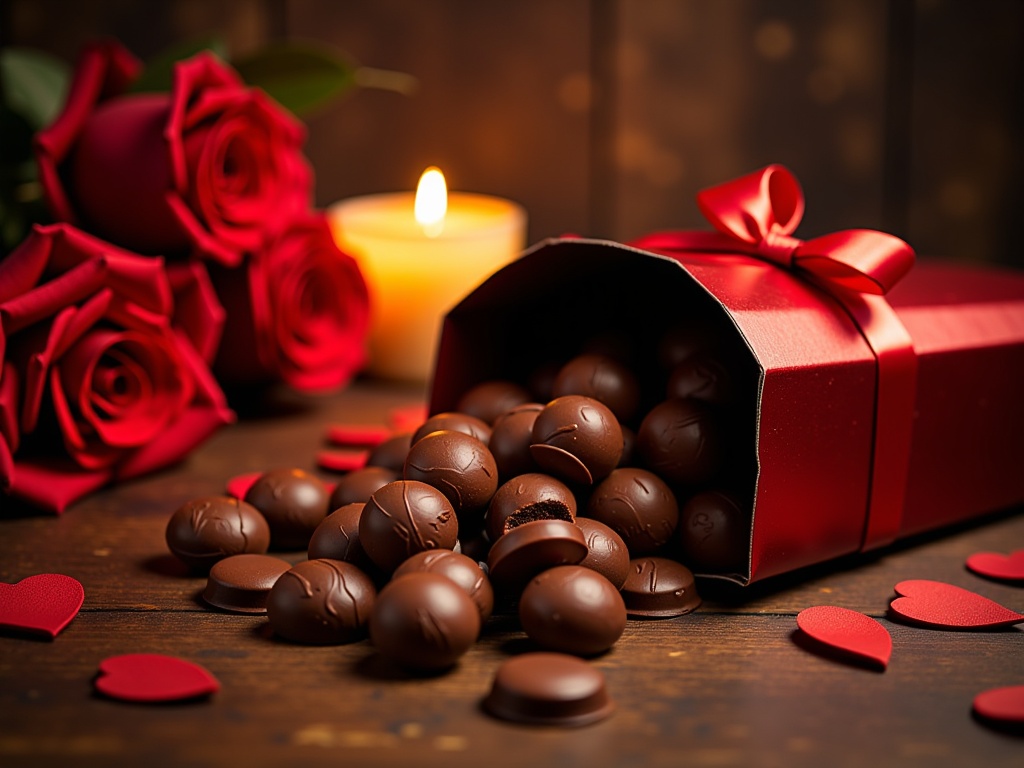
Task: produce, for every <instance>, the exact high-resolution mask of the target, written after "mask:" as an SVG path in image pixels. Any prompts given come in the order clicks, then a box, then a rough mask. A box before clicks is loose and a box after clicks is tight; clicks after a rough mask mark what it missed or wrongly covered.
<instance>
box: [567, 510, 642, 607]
mask: <svg viewBox="0 0 1024 768" xmlns="http://www.w3.org/2000/svg"><path fill="white" fill-rule="evenodd" d="M576 527H577V528H579V529H580V530H581V531H583V537H584V538H585V539H586V540H587V556H586V557H585V558H583V561H582V562H581V563H580V565H582V566H584V567H586V568H590V569H592V570H595V571H597V572H598V573H600V574H601V575H602V576H604V577H605V578H606V579H608V581H610V582H611V583H612V584H613V585H614V586H615V588H616V589H622V585H623V584H625V583H626V577H627V576H629V549H628V548H627V547H626V542H624V541H623V540H622V537H621V536H619V534H617V533H616V532H615V531H613V530H612V529H611V528H609V527H608V526H607V525H605V524H604V523H602V522H601V521H600V520H593V519H591V518H589V517H577V518H576Z"/></svg>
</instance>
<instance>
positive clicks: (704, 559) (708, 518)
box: [679, 491, 750, 573]
mask: <svg viewBox="0 0 1024 768" xmlns="http://www.w3.org/2000/svg"><path fill="white" fill-rule="evenodd" d="M679 541H680V545H681V551H682V559H683V560H684V561H685V562H686V563H688V564H689V566H690V567H691V568H694V569H696V570H699V571H707V572H709V573H730V572H736V571H739V570H742V569H743V567H744V566H745V565H746V560H747V554H748V548H749V543H750V515H749V514H747V513H746V512H744V511H743V510H742V509H741V508H740V505H739V504H738V503H737V502H736V500H735V499H734V498H733V497H732V496H729V495H728V494H725V493H722V492H720V491H705V492H704V493H698V494H697V495H696V496H694V497H692V498H691V499H690V500H689V501H687V502H686V504H685V505H684V506H683V509H682V512H681V513H680V519H679Z"/></svg>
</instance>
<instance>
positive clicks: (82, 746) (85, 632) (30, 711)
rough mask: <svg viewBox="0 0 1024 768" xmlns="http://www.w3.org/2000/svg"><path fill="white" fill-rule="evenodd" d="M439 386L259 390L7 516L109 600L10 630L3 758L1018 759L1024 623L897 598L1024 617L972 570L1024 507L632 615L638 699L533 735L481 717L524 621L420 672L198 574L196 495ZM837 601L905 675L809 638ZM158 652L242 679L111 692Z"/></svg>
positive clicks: (371, 761) (293, 456)
mask: <svg viewBox="0 0 1024 768" xmlns="http://www.w3.org/2000/svg"><path fill="white" fill-rule="evenodd" d="M422 397H423V392H422V391H421V390H419V389H416V388H413V387H404V386H385V385H382V384H380V383H379V382H372V381H362V382H358V383H357V384H356V385H354V386H353V387H351V388H350V389H349V390H347V391H346V392H344V393H342V394H340V395H337V396H332V397H324V398H314V399H310V398H302V397H298V396H294V395H285V394H281V393H278V394H276V395H274V396H272V397H265V398H260V399H252V400H250V401H249V402H248V403H245V411H246V413H247V416H246V418H244V419H243V420H241V421H240V423H239V424H237V425H235V426H233V427H230V428H228V429H225V430H222V431H221V432H220V433H219V434H217V435H216V436H215V437H214V438H213V439H212V440H210V441H209V442H208V443H207V444H205V445H204V446H203V447H202V448H200V449H199V450H198V451H196V452H195V453H194V454H193V455H192V457H191V458H190V459H189V460H188V461H187V462H186V463H184V464H182V465H181V466H179V467H176V468H173V469H171V470H168V471H166V472H163V473H160V474H158V475H156V476H153V477H151V478H147V479H144V480H140V481H137V482H133V483H129V484H126V485H122V486H119V487H117V488H115V489H111V490H108V491H105V492H102V493H100V494H97V495H96V496H94V497H92V498H90V499H88V500H86V501H84V502H82V503H80V504H78V505H76V506H75V507H73V508H72V509H70V510H69V511H68V512H67V513H66V514H65V515H63V516H62V517H59V518H54V517H48V516H30V515H23V516H8V517H7V519H3V520H0V580H2V581H8V582H11V581H17V580H19V579H21V578H24V577H25V576H28V575H31V574H33V573H40V572H45V571H59V572H63V573H67V574H69V575H72V576H75V577H76V578H78V579H79V580H81V581H82V582H83V584H84V585H85V590H86V601H85V605H84V607H83V610H82V612H81V613H80V614H79V615H78V617H76V618H75V619H74V620H73V621H72V622H71V624H70V625H69V626H68V628H67V629H66V630H65V631H64V632H63V633H62V634H61V635H60V636H58V637H57V639H56V640H54V641H52V642H45V641H39V640H33V639H28V638H25V637H21V636H17V635H14V634H10V633H8V634H2V635H0V764H2V765H4V766H5V768H7V766H22V765H24V766H29V765H31V766H41V765H67V764H68V763H69V762H72V761H73V762H74V763H75V764H76V765H87V766H88V765H112V764H125V765H127V764H132V765H138V764H146V765H148V766H153V767H154V768H155V767H156V766H163V765H168V766H171V765H195V766H213V765H224V764H232V765H235V764H245V765H254V766H259V765H291V764H300V763H301V764H303V765H313V766H315V765H337V764H349V765H361V766H362V765H367V766H385V765H406V764H415V765H428V766H433V765H438V766H441V765H444V766H460V765H480V764H487V765H493V766H504V765H517V766H518V765H523V764H529V763H535V764H538V765H566V766H575V765H580V766H584V765H586V766H605V765H608V766H641V765H642V766H677V765H680V764H693V765H737V766H758V765H768V766H774V765H787V766H804V765H807V766H819V765H823V764H829V765H838V766H846V765H849V766H860V765H864V764H869V763H878V764H881V765H911V766H914V765H921V766H935V765H980V764H984V765H986V766H1004V765H1005V766H1010V765H1016V764H1017V761H1018V760H1019V755H1020V749H1021V747H1022V742H1021V740H1020V736H1014V735H1012V734H1007V733H1003V732H999V731H996V730H994V729H991V728H989V727H987V726H985V725H983V724H981V723H979V722H977V721H975V720H974V719H972V717H971V715H970V705H971V700H972V699H973V697H974V695H975V694H976V693H978V692H980V691H982V690H985V689H987V688H991V687H997V686H1001V685H1009V684H1017V683H1019V682H1020V681H1021V680H1022V679H1024V653H1022V651H1024V632H1022V631H1021V630H1020V629H1019V628H1014V629H1009V630H1005V631H999V632H981V633H970V632H949V631H936V630H929V629H924V628H919V627H914V626H910V625H907V624H902V623H897V622H895V621H892V620H890V619H889V618H887V617H886V607H887V605H888V603H889V601H890V600H891V599H892V597H893V592H892V587H893V585H894V584H895V583H897V582H898V581H900V580H902V579H905V578H930V579H939V580H945V581H949V582H950V583H953V584H957V585H960V586H963V587H966V588H969V589H973V590H975V591H978V592H980V593H981V594H984V595H986V596H988V597H990V598H992V599H995V600H997V601H999V602H1002V603H1003V604H1004V605H1006V606H1007V607H1009V608H1013V609H1015V610H1018V611H1021V610H1024V590H1021V589H1020V588H1019V587H1011V586H1007V585H1003V584H998V583H996V582H992V581H987V580H984V579H981V578H979V577H977V576H974V575H973V574H971V573H969V572H967V571H966V570H965V569H964V567H963V561H964V558H965V557H966V556H967V555H968V554H970V553H972V552H975V551H979V550H984V549H995V550H1001V551H1007V550H1008V549H1011V548H1013V547H1015V546H1020V542H1021V541H1024V515H1021V514H1020V513H1019V511H1018V512H1017V513H1007V514H1004V515H1001V516H996V517H995V518H992V519H989V520H987V521H982V522H980V523H976V524H975V525H973V526H968V527H964V528H961V529H959V530H957V531H954V532H951V533H947V534H944V535H932V536H928V537H925V538H921V539H918V540H916V541H914V542H912V543H911V544H904V545H899V546H897V547H895V548H892V549H889V550H886V551H884V552H882V553H879V554H875V555H871V556H859V557H855V558H849V559H847V560H844V561H842V562H838V563H833V564H827V565H825V566H821V567H817V568H812V569H808V570H806V571H804V572H802V573H799V574H794V575H791V576H785V577H780V578H778V579H775V580H772V581H769V582H767V583H765V584H761V585H755V586H754V587H751V588H748V589H745V590H741V589H738V588H737V589H723V588H721V587H717V588H716V587H714V586H713V585H711V584H706V583H702V584H701V585H700V586H701V589H702V591H703V592H704V596H705V602H704V605H703V606H702V607H701V608H700V609H699V610H698V612H697V613H695V614H692V615H690V616H684V617H680V618H677V619H670V620H663V621H630V622H629V625H628V626H627V629H626V632H625V634H624V636H623V637H622V639H621V640H620V641H619V642H618V643H617V644H616V645H615V647H614V648H613V649H612V651H611V652H610V653H608V654H606V655H605V656H602V657H600V658H598V659H595V660H594V662H593V663H594V664H595V665H596V666H597V667H599V668H600V669H601V670H602V671H603V672H604V673H605V675H606V676H607V680H608V686H609V690H610V692H611V694H612V696H613V698H614V699H615V701H616V703H617V705H618V708H617V711H616V713H615V714H614V715H613V716H612V717H611V718H610V719H608V720H607V721H605V722H602V723H599V724H596V725H594V726H591V727H588V728H584V729H580V730H561V729H546V728H532V727H524V726H517V725H511V724H506V723H503V722H500V721H496V720H493V719H491V718H489V717H488V716H486V715H484V714H483V713H482V712H481V711H480V709H479V703H480V700H481V698H482V697H483V696H484V695H485V694H486V693H487V690H488V689H489V686H490V683H491V679H492V677H493V675H494V672H495V670H496V669H497V667H498V665H499V664H500V663H501V661H502V660H503V659H506V658H508V657H509V656H510V655H511V654H514V653H519V652H522V651H524V650H527V649H529V648H531V646H530V643H529V641H528V640H527V639H526V638H525V636H524V635H523V634H522V632H521V631H520V630H519V628H518V622H517V620H516V618H515V617H514V615H510V614H509V613H507V612H506V613H503V614H500V615H498V616H496V617H495V618H493V619H492V620H491V622H489V624H488V625H487V627H486V628H485V630H484V633H483V636H482V638H481V641H480V642H479V643H478V644H477V645H476V646H474V647H473V648H472V649H471V650H470V652H469V653H468V654H467V655H466V656H465V657H464V658H463V660H462V661H461V662H460V663H459V665H458V666H457V667H456V668H455V669H454V670H453V671H451V672H450V673H448V674H444V675H440V676H434V677H408V676H406V675H403V674H402V673H401V672H399V671H397V670H395V669H394V668H392V667H391V666H390V665H388V664H387V663H386V662H384V661H383V660H382V659H381V658H380V657H379V656H378V655H377V654H376V653H375V651H374V650H373V648H372V646H371V645H370V644H369V642H368V641H361V642H358V643H354V644H351V645H346V646H335V647H305V646H299V645H294V644H291V643H287V642H283V641H281V640H279V639H276V638H274V637H273V635H272V633H271V632H270V631H269V629H268V625H267V622H266V619H265V618H262V617H249V616H236V615H230V614H225V613H220V612H214V611H212V610H209V609H208V608H206V607H205V606H204V605H203V604H202V603H201V601H199V600H198V599H197V594H198V592H199V590H200V589H201V587H202V586H203V580H202V579H201V578H197V577H194V576H188V575H186V574H185V573H184V571H183V570H182V569H180V568H179V567H178V566H177V565H176V564H175V563H174V561H173V560H172V559H171V558H170V557H169V556H168V555H167V552H166V549H165V545H164V542H163V531H164V526H165V525H166V522H167V519H168V517H169V516H170V514H171V513H172V512H173V510H174V509H175V508H176V507H177V506H178V505H179V504H180V503H181V502H182V501H184V500H186V499H188V498H192V497H194V496H198V495H202V494H206V493H213V492H218V491H219V490H220V489H221V488H222V487H223V482H224V480H225V479H226V478H227V477H228V476H230V475H232V474H235V473H239V472H243V471H252V470H256V469H263V468H267V467H268V466H285V465H288V464H292V463H294V464H295V465H298V466H303V467H306V468H313V456H314V454H315V451H316V450H317V448H319V447H320V446H321V445H322V442H323V440H324V436H325V433H326V427H327V425H329V424H332V423H336V422H345V421H348V422H352V423H356V422H358V423H374V422H379V421H383V420H385V419H386V418H387V415H388V413H389V412H390V410H391V408H392V407H394V406H398V405H405V404H409V403H413V402H417V401H418V400H421V399H422ZM288 557H290V558H292V559H299V558H301V557H302V555H301V553H293V554H290V555H288ZM818 604H832V605H841V606H844V607H848V608H853V609H855V610H860V611H863V612H865V613H868V614H870V615H872V616H876V617H878V618H879V620H880V621H881V622H882V624H883V625H884V626H885V627H886V628H887V629H888V630H889V631H890V633H891V634H892V637H893V645H894V653H893V659H892V663H891V665H890V667H889V669H888V671H887V672H885V673H878V672H873V671H870V670H866V669H863V668H861V667H856V666H850V665H848V664H844V663H841V662H839V661H837V660H834V659H832V658H828V657H822V656H818V655H815V654H813V653H811V652H809V651H808V650H807V649H806V648H805V647H804V645H803V644H801V643H799V642H797V640H798V637H797V636H796V621H795V614H796V613H797V612H799V611H800V610H802V609H803V608H806V607H808V606H811V605H818ZM147 652H152V653H166V654H170V655H175V656H180V657H182V658H185V659H188V660H190V661H194V662H197V663H199V664H202V665H203V666H204V667H206V668H207V669H209V670H210V672H212V673H213V674H214V675H215V676H216V677H217V678H218V679H219V680H220V682H221V684H222V690H221V691H220V692H219V693H218V694H216V695H215V696H213V697H212V698H210V699H209V700H207V701H202V702H194V703H186V704H175V705H158V706H146V705H132V704H126V703H122V702H116V701H110V700H107V699H104V698H102V697H99V696H97V695H95V694H94V693H93V691H92V687H91V680H92V678H93V676H94V675H95V674H96V670H97V667H98V665H99V663H100V661H102V660H103V659H104V658H106V657H107V656H111V655H115V654H122V653H147Z"/></svg>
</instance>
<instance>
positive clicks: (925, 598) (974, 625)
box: [889, 579, 1024, 629]
mask: <svg viewBox="0 0 1024 768" xmlns="http://www.w3.org/2000/svg"><path fill="white" fill-rule="evenodd" d="M895 589H896V592H897V594H899V595H902V597H898V598H896V599H895V600H893V601H892V603H891V604H890V606H889V607H890V608H891V609H892V611H893V612H894V613H896V614H898V615H900V616H902V617H903V618H905V619H910V620H911V621H916V622H918V623H920V624H927V625H929V626H933V627H946V628H947V629H993V628H995V627H1008V626H1010V625H1012V624H1018V623H1020V622H1022V621H1024V614H1020V613H1017V612H1016V611H1011V610H1010V609H1009V608H1005V607H1003V606H1001V605H1000V604H999V603H997V602H995V601H993V600H989V599H988V598H987V597H982V596H981V595H979V594H977V593H975V592H971V591H970V590H968V589H963V588H962V587H955V586H953V585H952V584H945V583H943V582H941V581H929V580H927V579H910V580H909V581H901V582H900V583H899V584H897V585H896V587H895Z"/></svg>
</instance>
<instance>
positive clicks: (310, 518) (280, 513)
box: [245, 469, 330, 549]
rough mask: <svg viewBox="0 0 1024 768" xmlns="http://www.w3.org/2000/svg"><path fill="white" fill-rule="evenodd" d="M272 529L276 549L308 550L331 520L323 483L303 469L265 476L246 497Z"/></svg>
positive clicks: (272, 472)
mask: <svg viewBox="0 0 1024 768" xmlns="http://www.w3.org/2000/svg"><path fill="white" fill-rule="evenodd" d="M245 500H246V502H248V503H249V504H252V505H253V506H254V507H256V509H258V510H259V511H260V512H262V513H263V516H264V517H265V518H266V519H267V523H269V525H270V545H271V546H272V547H273V548H274V549H305V548H306V547H307V546H309V537H310V536H312V535H313V531H315V530H316V527H317V526H318V525H319V524H320V521H321V520H323V519H324V518H325V517H326V516H327V511H328V510H327V505H328V503H329V501H330V492H329V491H328V490H327V486H326V485H324V483H323V481H322V480H320V478H318V477H316V476H315V475H311V474H309V473H308V472H304V471H303V470H301V469H275V470H272V471H270V472H264V473H263V474H262V475H260V476H259V478H258V479H257V480H256V482H255V483H253V484H252V487H251V488H249V490H248V491H247V492H246V494H245Z"/></svg>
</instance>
